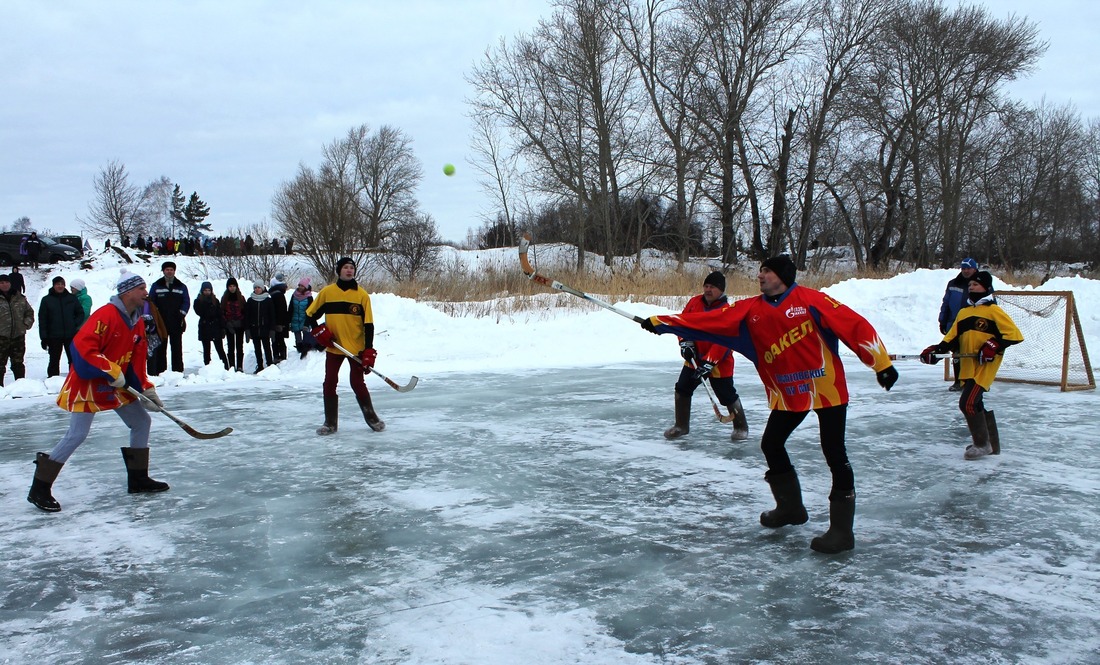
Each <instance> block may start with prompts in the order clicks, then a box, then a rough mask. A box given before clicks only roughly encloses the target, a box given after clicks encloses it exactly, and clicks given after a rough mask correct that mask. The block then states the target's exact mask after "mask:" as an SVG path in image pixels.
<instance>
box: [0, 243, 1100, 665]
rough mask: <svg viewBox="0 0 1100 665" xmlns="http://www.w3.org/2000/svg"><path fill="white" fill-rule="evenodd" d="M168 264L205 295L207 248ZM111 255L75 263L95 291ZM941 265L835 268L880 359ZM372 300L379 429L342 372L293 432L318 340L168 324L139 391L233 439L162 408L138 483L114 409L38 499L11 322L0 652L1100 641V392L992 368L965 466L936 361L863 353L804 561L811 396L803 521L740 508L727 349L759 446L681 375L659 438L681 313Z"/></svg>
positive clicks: (709, 648)
mask: <svg viewBox="0 0 1100 665" xmlns="http://www.w3.org/2000/svg"><path fill="white" fill-rule="evenodd" d="M502 256H503V255H502ZM177 263H178V264H179V266H180V270H179V275H180V277H181V278H182V279H183V280H184V281H185V282H186V283H187V284H188V285H189V286H190V287H191V288H192V290H193V291H195V290H197V288H198V284H199V282H201V281H202V280H203V279H205V278H206V277H207V276H206V275H205V274H200V270H201V262H199V261H197V260H192V259H179V260H177ZM158 266H159V262H158V263H157V264H154V265H150V266H147V267H146V268H145V269H144V270H140V271H139V272H141V274H143V276H145V277H146V278H147V279H149V280H150V281H152V279H154V278H156V277H157V276H159V270H157V267H158ZM117 270H118V268H117V266H114V265H103V266H100V267H98V268H97V269H96V270H93V271H86V272H84V273H83V274H81V275H80V276H81V277H82V278H83V279H85V281H86V282H87V283H88V285H89V290H90V292H91V295H92V298H93V301H94V302H95V304H96V305H99V304H101V303H103V302H105V301H106V299H107V296H108V295H109V293H110V288H111V286H112V285H113V283H114V280H115V279H116V277H117ZM27 272H28V274H29V273H30V271H27ZM53 274H62V275H64V276H65V277H66V278H67V279H69V280H71V279H72V278H73V277H75V276H76V274H75V273H74V272H71V271H66V270H65V268H64V267H62V268H61V269H60V270H59V271H55V272H50V273H45V272H43V273H39V274H38V275H37V278H36V279H34V280H28V281H29V285H28V287H29V288H28V292H29V296H30V299H31V301H32V303H34V304H35V305H37V302H38V300H39V299H40V298H41V296H42V294H43V293H45V289H46V285H48V283H49V279H50V278H51V277H52V276H53ZM953 274H954V273H953V272H951V271H934V270H923V271H917V272H914V273H909V274H905V275H900V276H898V277H895V278H893V279H889V280H849V281H846V282H842V283H840V284H838V285H836V286H835V287H832V288H830V289H828V291H829V292H830V293H831V294H833V295H834V296H835V297H837V298H838V299H840V300H841V301H842V302H845V303H846V304H849V305H851V306H853V307H854V308H855V309H856V310H857V311H859V312H861V313H862V314H864V315H865V316H867V317H868V318H869V319H870V320H871V321H872V323H873V324H874V325H875V326H876V328H877V329H878V330H879V332H880V334H881V335H882V337H883V338H884V340H885V341H886V344H887V345H888V347H889V349H890V351H891V352H893V353H917V352H919V351H920V349H922V348H923V347H924V346H926V345H928V344H931V343H933V342H935V341H937V340H938V339H939V334H938V331H937V330H936V323H935V318H936V313H937V311H938V306H939V299H940V296H941V294H942V291H943V287H944V285H945V283H946V282H947V280H948V279H950V278H951V277H952V276H953ZM287 276H288V278H289V279H288V282H290V283H291V284H293V283H294V282H296V279H297V275H295V274H293V272H290V273H288V275H287ZM245 279H251V277H248V276H245ZM211 281H214V282H215V287H216V290H217V292H219V293H220V291H221V288H222V286H223V285H224V278H222V277H221V276H218V279H212V280H211ZM242 283H246V282H244V281H243V280H242ZM997 285H998V287H1005V286H1006V285H1004V284H1001V283H1000V282H997ZM1043 289H1044V290H1062V289H1066V290H1073V291H1074V292H1075V294H1076V296H1077V304H1078V307H1079V309H1080V313H1081V316H1082V324H1083V327H1084V330H1085V334H1086V338H1087V342H1088V345H1089V347H1091V348H1092V349H1093V350H1094V353H1095V349H1097V348H1100V339H1097V334H1098V333H1100V321H1098V317H1100V307H1098V306H1097V305H1096V304H1095V303H1098V302H1100V297H1098V296H1100V293H1098V292H1097V291H1098V290H1100V286H1098V283H1097V282H1095V281H1091V280H1085V279H1080V278H1057V279H1055V280H1052V282H1049V283H1048V284H1046V285H1044V287H1043ZM373 301H374V310H375V318H376V321H377V322H378V330H379V334H378V336H377V340H376V346H377V347H378V349H379V360H378V367H379V369H381V370H382V371H383V372H385V373H386V374H387V375H389V376H390V377H391V378H394V379H395V380H396V381H398V382H400V383H403V382H405V381H406V380H407V379H408V377H409V376H411V375H414V374H415V375H418V376H419V377H420V384H419V385H418V386H417V388H416V389H415V390H414V391H412V392H409V393H404V394H400V393H397V392H395V391H393V390H391V389H389V388H388V387H386V386H385V385H384V384H383V383H382V382H381V381H379V380H378V379H377V378H369V379H368V385H369V386H370V387H371V389H372V392H373V394H374V397H375V403H376V407H377V409H378V412H379V414H380V415H381V416H382V418H383V419H385V420H386V422H387V429H386V431H385V432H382V433H373V432H370V431H369V430H368V429H367V427H366V425H365V424H364V423H363V422H362V418H361V417H356V414H355V410H354V406H353V401H352V400H351V399H350V395H349V392H348V390H347V388H346V386H341V392H342V394H343V395H344V396H345V397H344V400H343V402H342V409H341V418H342V420H341V428H340V432H339V433H338V434H337V435H334V436H332V437H328V438H318V437H316V436H315V435H314V434H313V430H314V428H315V427H316V426H317V425H318V424H319V422H320V415H321V400H320V383H321V377H322V374H323V367H322V359H321V357H320V356H319V354H313V355H311V356H309V357H307V358H306V359H305V360H299V359H297V358H291V359H290V360H288V361H287V362H285V363H283V364H282V365H281V366H278V367H274V368H270V369H267V370H265V371H264V372H262V373H261V374H259V375H256V376H253V375H251V374H244V375H238V374H234V373H226V372H224V371H222V370H221V369H220V367H215V366H214V365H211V366H209V367H202V363H201V353H200V351H199V345H198V343H197V341H195V339H194V337H193V333H190V332H189V333H188V335H187V340H186V343H187V351H186V353H185V364H186V367H187V371H186V372H185V373H184V374H182V375H180V374H174V373H168V374H166V375H164V376H162V377H160V378H158V379H157V381H158V383H159V384H160V388H159V392H160V393H161V395H162V397H163V398H164V400H165V402H166V404H167V405H168V408H169V409H170V410H172V411H173V413H174V414H176V415H177V416H180V417H182V418H183V419H184V420H186V421H188V422H189V423H190V424H191V425H192V426H194V427H195V428H196V429H200V430H207V431H213V430H216V429H220V428H221V427H224V426H227V425H229V426H232V427H234V429H235V431H234V433H233V434H232V435H230V436H229V437H227V438H224V439H220V440H216V441H211V442H203V441H198V440H195V439H192V438H190V437H188V436H187V435H186V434H185V433H184V432H183V431H182V430H181V429H180V428H178V427H176V426H175V425H174V424H173V423H172V422H170V421H169V420H168V419H166V418H163V417H159V416H156V415H154V429H153V435H154V438H153V447H154V450H153V455H152V471H153V476H154V477H157V478H158V479H161V480H165V481H167V482H169V483H170V484H171V485H172V489H171V491H169V492H167V493H165V494H160V495H136V496H130V495H127V494H126V493H125V489H124V488H125V473H124V468H123V463H122V459H121V455H120V454H119V452H118V448H119V447H120V446H123V445H126V440H125V435H124V431H125V430H124V428H123V427H122V426H121V423H120V421H118V419H117V418H116V417H114V416H113V415H111V414H106V415H104V416H101V417H99V418H97V420H96V423H95V424H94V425H93V429H92V435H91V437H90V438H89V440H88V442H87V443H86V444H85V445H84V446H83V447H82V448H81V449H80V450H79V451H78V452H77V454H76V455H74V457H73V458H72V460H70V463H69V464H68V465H66V467H65V469H64V470H63V471H62V473H61V475H60V477H59V478H58V481H57V483H56V484H55V496H56V497H57V498H58V500H59V501H60V502H61V504H62V506H63V507H64V509H63V511H62V512H61V513H59V514H55V515H48V514H45V513H42V512H40V511H38V510H36V509H35V508H34V507H32V506H31V505H30V504H29V503H27V502H26V501H25V499H24V497H25V496H26V491H27V487H28V486H29V482H30V477H31V475H32V472H33V465H32V464H31V463H30V461H31V459H32V458H33V455H34V452H35V451H38V450H49V449H50V448H51V447H52V445H53V444H54V442H56V440H57V439H58V437H60V435H61V433H62V432H63V431H64V429H65V427H66V424H67V417H66V414H65V413H64V412H62V411H61V410H60V409H58V408H57V407H56V406H55V405H54V403H53V394H55V393H56V392H57V389H58V388H59V386H60V378H53V379H48V380H44V375H45V365H46V358H45V354H44V353H43V352H41V351H39V350H38V347H37V345H34V344H32V345H31V347H32V351H31V352H30V353H29V356H28V368H29V372H28V378H27V379H25V380H23V381H20V382H17V383H16V384H15V385H11V383H10V381H9V385H8V386H7V387H5V388H3V389H0V431H3V432H4V440H5V442H6V445H5V446H3V447H2V448H0V501H2V503H3V504H4V505H5V509H4V510H3V511H2V512H0V534H2V539H0V559H2V560H3V564H4V565H3V568H4V578H5V579H4V582H5V583H4V585H3V587H2V591H0V662H10V663H31V662H141V663H214V662H226V663H261V662H262V663H273V662H285V663H294V662H304V661H309V662H332V663H336V662H339V663H354V662H370V663H471V664H474V663H476V664H496V663H501V664H504V663H519V662H522V663H594V664H602V663H728V662H770V663H821V662H865V663H883V662H891V663H944V662H951V663H989V662H1029V663H1087V662H1097V658H1098V657H1097V654H1098V653H1100V638H1098V637H1097V635H1100V618H1098V617H1100V548H1098V546H1097V539H1096V534H1097V533H1100V515H1098V513H1097V510H1096V505H1097V499H1098V497H1100V460H1098V459H1097V455H1096V453H1095V441H1096V433H1095V432H1096V427H1095V423H1094V418H1093V416H1094V414H1095V412H1096V410H1097V407H1100V399H1098V397H1097V395H1096V393H1095V392H1092V391H1087V392H1073V393H1061V392H1059V391H1058V390H1057V389H1056V388H1047V387H1036V386H1029V385H1020V384H996V385H995V386H994V390H993V391H992V392H991V393H990V394H989V396H988V397H987V404H988V406H989V407H990V408H993V409H995V410H996V412H997V414H998V421H999V423H1000V430H1001V437H1002V440H1003V444H1002V445H1003V448H1004V453H1003V454H1002V455H1001V456H1000V457H998V458H987V459H984V460H980V461H978V462H965V461H963V459H962V450H963V448H964V446H965V443H966V441H967V438H968V437H967V432H966V427H965V424H964V423H963V421H962V418H961V416H960V415H959V413H958V410H957V408H956V394H955V393H948V392H947V391H946V386H947V384H946V383H944V382H943V375H942V370H941V369H940V368H938V367H928V366H924V365H920V364H919V363H916V362H899V363H898V368H899V371H900V372H901V379H900V381H899V383H898V384H897V386H896V387H895V388H894V389H893V390H892V391H891V392H889V393H886V392H884V391H882V390H881V389H880V388H879V387H878V386H877V385H876V384H875V381H874V376H873V374H872V373H871V372H870V371H869V370H867V369H866V368H863V367H862V366H861V365H859V363H858V362H856V361H855V360H854V357H852V358H851V362H850V363H849V382H850V386H851V392H852V395H853V400H852V406H851V410H850V413H849V423H848V441H849V451H850V455H851V457H852V461H853V466H854V468H855V472H856V483H857V489H858V491H859V500H858V502H859V503H858V508H857V516H856V539H857V546H856V549H855V550H854V551H853V552H851V553H848V554H845V555H841V556H837V557H827V556H821V555H818V554H815V553H813V552H811V551H810V550H809V548H808V543H809V539H810V538H811V537H812V536H814V535H816V534H818V533H820V532H821V531H822V530H824V528H825V525H826V524H827V506H826V494H827V492H828V483H829V478H828V472H827V470H826V468H825V466H824V462H823V460H822V459H821V454H820V451H819V450H818V448H817V445H816V436H817V426H816V422H815V419H814V418H812V417H811V418H810V419H808V420H807V421H806V423H805V424H803V426H802V427H801V428H800V429H799V430H798V431H796V433H795V436H794V437H793V438H792V440H791V443H790V445H789V448H790V450H791V454H792V458H793V460H794V462H795V465H796V466H797V467H798V469H799V471H800V473H801V475H802V479H803V487H804V490H805V497H806V502H807V507H808V508H809V510H810V513H811V521H810V523H808V524H806V525H804V526H800V527H787V528H784V529H780V530H777V531H772V530H768V529H764V528H763V527H761V526H760V525H759V523H758V515H759V512H760V511H761V510H766V509H768V508H770V507H771V505H772V504H771V503H770V494H769V492H768V489H767V486H766V485H765V484H764V482H763V479H762V477H763V472H764V468H763V460H762V456H761V455H760V453H759V450H758V447H757V442H758V436H759V433H760V431H761V429H762V426H763V422H764V420H765V419H766V417H767V409H766V404H765V402H764V399H763V392H762V389H761V387H760V384H759V381H758V379H757V378H756V376H755V372H753V371H752V369H751V366H749V364H748V363H747V362H745V361H743V360H741V361H740V363H739V370H738V377H737V383H738V387H739V390H740V392H741V394H742V396H743V399H744V402H745V407H746V410H747V412H748V417H749V420H750V427H751V429H752V434H753V437H752V439H750V441H748V442H744V443H739V444H733V443H730V441H729V438H728V431H727V430H726V426H722V425H720V424H718V423H717V422H715V421H714V418H713V415H712V414H711V412H710V409H709V405H708V404H707V403H706V398H705V396H704V395H703V394H702V393H701V392H700V393H698V394H697V395H696V398H695V411H694V414H693V420H692V433H691V434H690V435H689V436H688V437H686V438H685V439H684V440H681V441H679V442H676V443H670V442H668V441H666V440H664V438H663V437H662V436H661V434H660V433H661V431H662V430H663V429H664V428H665V427H667V426H668V425H669V424H670V421H671V417H672V384H673V382H674V381H675V377H676V374H677V372H678V370H679V364H678V360H677V358H678V355H677V352H676V343H675V339H674V338H671V337H668V336H662V337H656V336H653V335H648V334H646V333H644V332H642V331H641V330H639V329H638V328H637V326H635V325H634V324H632V323H630V322H629V321H627V320H626V319H623V318H621V317H619V316H616V315H615V314H613V313H611V312H606V311H595V312H592V311H581V310H572V309H567V308H560V307H559V308H553V309H549V308H548V309H547V310H545V311H536V312H530V313H524V314H520V315H516V316H512V317H498V316H492V317H484V318H476V317H461V318H451V317H447V316H445V315H444V314H441V313H440V312H438V311H436V310H435V309H433V308H431V307H429V306H427V305H422V304H417V303H415V302H413V301H411V300H407V299H403V298H397V297H394V296H392V295H387V294H377V295H375V296H374V297H373ZM618 304H619V305H620V306H621V307H622V308H623V309H625V310H628V311H631V312H633V313H636V314H649V313H655V312H657V311H660V308H658V307H655V306H653V305H645V304H640V303H618ZM188 329H189V331H194V330H196V329H197V325H194V322H193V321H192V322H189V326H188ZM36 334H37V333H36V331H32V332H31V337H32V338H33V337H35V335H36ZM1012 351H1016V352H1022V347H1017V349H1015V350H1010V352H1012ZM247 368H248V365H246V369H247ZM9 378H10V374H9ZM13 397H19V398H20V399H12V398H13Z"/></svg>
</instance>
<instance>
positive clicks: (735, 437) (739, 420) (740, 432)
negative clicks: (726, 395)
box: [730, 397, 749, 441]
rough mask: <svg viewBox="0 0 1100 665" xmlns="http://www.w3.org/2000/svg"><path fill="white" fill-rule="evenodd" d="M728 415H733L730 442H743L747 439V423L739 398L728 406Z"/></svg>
mask: <svg viewBox="0 0 1100 665" xmlns="http://www.w3.org/2000/svg"><path fill="white" fill-rule="evenodd" d="M730 413H732V414H733V432H731V433H730V441H744V440H745V439H747V438H749V421H748V419H746V418H745V407H743V406H741V398H740V397H738V398H736V399H735V400H733V404H730Z"/></svg>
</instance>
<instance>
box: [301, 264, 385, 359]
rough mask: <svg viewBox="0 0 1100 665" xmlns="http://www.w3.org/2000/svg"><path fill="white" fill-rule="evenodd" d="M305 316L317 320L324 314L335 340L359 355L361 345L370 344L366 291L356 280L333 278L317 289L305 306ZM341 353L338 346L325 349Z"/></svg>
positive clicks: (371, 329)
mask: <svg viewBox="0 0 1100 665" xmlns="http://www.w3.org/2000/svg"><path fill="white" fill-rule="evenodd" d="M306 316H307V317H309V318H311V319H314V320H317V319H320V318H321V317H322V316H323V317H325V325H326V326H328V329H329V330H331V331H332V333H333V335H334V336H335V337H336V343H337V344H339V345H340V346H342V347H344V348H345V349H347V350H348V351H349V352H351V353H354V354H356V355H359V352H361V351H362V350H363V349H366V348H370V347H373V346H374V314H373V313H372V312H371V308H370V295H369V294H368V293H367V292H366V290H365V289H363V288H362V287H360V286H359V285H358V284H354V283H352V286H351V288H349V287H348V285H347V284H346V283H345V284H341V283H340V282H336V283H335V284H329V285H328V286H326V287H325V288H323V289H321V290H320V291H319V292H318V293H317V297H316V298H314V300H313V304H312V305H310V306H309V307H308V308H307V309H306ZM327 351H328V352H329V353H336V354H341V353H342V352H341V351H340V350H339V349H327Z"/></svg>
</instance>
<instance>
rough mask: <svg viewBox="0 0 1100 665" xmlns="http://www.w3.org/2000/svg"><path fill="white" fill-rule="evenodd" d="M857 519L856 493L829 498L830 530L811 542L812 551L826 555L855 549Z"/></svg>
mask: <svg viewBox="0 0 1100 665" xmlns="http://www.w3.org/2000/svg"><path fill="white" fill-rule="evenodd" d="M855 517H856V493H855V492H854V491H853V492H849V493H848V494H847V495H845V496H842V497H839V498H837V499H834V498H832V497H829V530H828V531H826V532H825V533H823V534H821V535H820V536H818V537H816V538H814V539H813V540H811V541H810V549H812V550H813V551H815V552H822V553H824V554H837V553H840V552H845V551H847V550H850V549H853V548H854V547H855V546H856V536H855V533H853V531H852V523H853V522H854V521H855Z"/></svg>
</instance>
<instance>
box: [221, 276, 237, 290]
mask: <svg viewBox="0 0 1100 665" xmlns="http://www.w3.org/2000/svg"><path fill="white" fill-rule="evenodd" d="M231 286H235V287H237V288H238V289H239V288H241V285H240V284H238V283H237V278H236V277H230V278H229V279H227V280H225V288H227V289H228V288H229V287H231Z"/></svg>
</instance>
